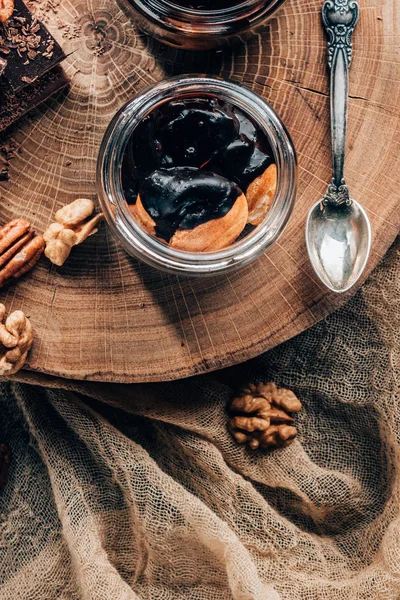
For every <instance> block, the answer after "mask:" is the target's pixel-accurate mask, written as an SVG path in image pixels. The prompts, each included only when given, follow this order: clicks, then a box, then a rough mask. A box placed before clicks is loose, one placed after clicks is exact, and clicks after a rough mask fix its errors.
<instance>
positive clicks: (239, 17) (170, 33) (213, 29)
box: [128, 0, 284, 50]
mask: <svg viewBox="0 0 400 600" xmlns="http://www.w3.org/2000/svg"><path fill="white" fill-rule="evenodd" d="M283 1H284V0H237V1H236V2H235V0H232V2H231V3H230V6H228V7H226V8H220V9H217V10H215V9H212V10H211V9H210V10H203V9H202V10H199V9H193V8H187V7H184V6H182V5H180V2H182V0H175V1H174V0H128V4H129V6H130V7H131V9H132V12H133V16H134V18H135V20H136V22H137V24H138V26H139V27H140V28H141V29H142V30H143V31H144V32H145V33H147V34H148V35H150V36H152V37H155V38H156V39H158V40H159V41H160V42H162V43H164V44H168V45H170V46H174V47H177V48H182V49H185V50H209V49H211V48H216V47H218V46H222V45H225V44H229V43H231V42H232V41H235V40H237V39H238V36H240V38H241V39H243V37H244V36H246V35H249V34H251V33H254V32H255V31H256V30H257V29H258V27H259V26H260V25H261V24H263V23H265V22H266V21H267V20H268V19H270V18H271V17H272V15H273V14H274V13H275V11H276V10H277V9H278V8H279V6H280V5H281V4H282V3H283ZM227 4H228V2H227Z"/></svg>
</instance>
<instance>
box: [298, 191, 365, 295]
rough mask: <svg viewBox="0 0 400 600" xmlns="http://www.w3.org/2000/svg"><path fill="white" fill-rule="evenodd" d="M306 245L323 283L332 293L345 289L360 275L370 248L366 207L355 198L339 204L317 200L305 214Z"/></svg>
mask: <svg viewBox="0 0 400 600" xmlns="http://www.w3.org/2000/svg"><path fill="white" fill-rule="evenodd" d="M306 244H307V251H308V255H309V257H310V261H311V264H312V266H313V268H314V271H315V273H316V274H317V275H318V277H319V278H320V280H321V281H322V283H323V284H324V285H326V287H328V288H329V289H330V290H332V291H333V292H337V293H342V292H346V291H347V290H349V289H350V288H351V287H352V286H353V285H354V284H355V283H356V281H357V280H358V279H359V278H360V276H361V274H362V272H363V270H364V268H365V265H366V263H367V260H368V256H369V252H370V248H371V226H370V222H369V219H368V217H367V214H366V212H365V210H364V209H363V208H362V206H360V204H358V202H356V201H355V200H351V201H350V203H348V204H347V203H343V204H339V205H333V204H329V203H324V202H323V200H319V201H318V202H316V203H315V204H314V206H313V207H312V208H311V210H310V212H309V214H308V218H307V223H306Z"/></svg>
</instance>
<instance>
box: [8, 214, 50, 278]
mask: <svg viewBox="0 0 400 600" xmlns="http://www.w3.org/2000/svg"><path fill="white" fill-rule="evenodd" d="M43 250H44V240H43V238H42V236H41V235H36V233H35V232H34V230H33V229H32V226H31V224H30V223H29V221H27V220H26V219H22V218H20V219H13V220H12V221H10V222H9V223H7V224H6V225H4V226H3V227H1V228H0V287H2V286H3V285H4V284H5V283H7V282H8V281H10V280H12V279H18V277H21V275H24V273H27V272H28V271H30V270H31V269H32V268H33V267H34V265H35V264H36V263H37V261H38V260H39V258H40V257H41V255H42V253H43Z"/></svg>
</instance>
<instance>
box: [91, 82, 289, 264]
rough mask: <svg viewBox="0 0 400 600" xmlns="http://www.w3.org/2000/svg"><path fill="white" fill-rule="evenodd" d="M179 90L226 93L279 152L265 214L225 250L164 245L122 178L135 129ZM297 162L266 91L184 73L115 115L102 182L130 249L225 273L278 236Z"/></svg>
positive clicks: (106, 206) (112, 222) (106, 207)
mask: <svg viewBox="0 0 400 600" xmlns="http://www.w3.org/2000/svg"><path fill="white" fill-rule="evenodd" d="M177 93H178V94H180V95H181V94H184V95H186V96H191V97H196V96H197V97H200V96H203V97H204V96H207V95H208V96H214V97H217V98H221V97H222V98H224V99H226V100H227V101H229V102H232V103H233V104H234V105H236V106H238V108H241V109H242V110H243V111H244V112H245V114H246V113H247V114H249V115H250V116H251V117H252V118H253V119H254V120H255V121H256V123H257V124H258V125H259V126H261V127H262V128H263V129H264V131H265V132H266V134H267V136H268V138H269V141H270V143H271V147H272V150H273V152H274V156H275V162H276V165H277V171H278V185H277V190H276V194H275V197H274V201H273V203H272V206H271V208H270V210H269V212H268V213H267V216H266V218H265V219H264V221H263V222H262V223H261V224H260V225H258V226H257V227H256V229H255V230H254V231H253V232H251V233H249V234H248V235H247V236H246V237H245V238H243V239H242V240H240V241H238V242H235V243H234V244H232V245H231V246H229V247H228V248H225V249H223V250H217V251H214V252H201V253H191V252H184V251H180V250H179V251H178V250H174V249H173V248H171V247H170V246H168V245H167V244H163V243H162V242H160V241H158V240H157V239H155V238H154V237H153V236H151V235H150V234H148V233H147V232H146V231H145V230H144V229H142V227H141V226H140V225H139V224H138V223H137V222H136V221H135V219H134V217H133V216H132V215H131V213H130V212H129V210H128V205H127V203H126V199H125V196H124V194H123V190H122V185H121V177H120V173H121V165H122V158H123V153H124V150H125V147H126V144H127V141H128V139H129V137H130V135H131V133H132V131H133V129H134V128H135V126H136V125H137V123H138V122H140V120H141V119H142V118H144V117H145V116H147V114H150V112H152V110H154V109H155V108H156V106H160V105H162V104H164V103H165V102H168V101H171V100H173V99H176V94H177ZM180 97H181V96H180ZM296 167H297V159H296V153H295V150H294V147H293V143H292V141H291V139H290V136H289V134H288V132H287V130H286V128H285V126H284V125H283V123H282V121H281V120H280V119H279V117H278V115H277V114H276V113H275V111H274V110H273V109H272V107H271V106H270V105H269V104H268V103H267V102H266V101H265V100H264V99H263V98H261V96H259V95H258V94H256V93H255V92H253V91H251V90H250V89H249V88H247V87H245V86H243V85H242V84H240V83H236V82H232V81H229V80H223V79H217V78H215V77H208V76H205V75H185V76H182V75H179V76H177V77H172V78H170V79H167V80H164V81H162V82H160V83H157V84H155V85H153V86H150V87H148V88H146V89H145V90H143V91H142V92H141V93H140V94H139V95H138V96H136V97H135V98H133V99H132V100H130V101H129V102H127V103H126V104H125V105H124V106H123V107H122V108H121V109H120V111H119V112H118V113H117V114H116V115H115V116H114V118H113V119H112V121H111V123H110V125H109V127H108V129H107V131H106V133H105V135H104V138H103V141H102V144H101V148H100V153H99V159H98V163H97V186H98V194H99V198H100V203H101V205H102V208H103V211H104V214H105V217H106V220H107V222H108V224H109V226H110V227H111V229H112V231H113V232H114V233H115V234H116V236H117V237H118V238H119V239H120V240H121V242H122V243H123V245H124V246H125V249H126V250H127V251H128V252H129V253H130V254H132V255H134V256H136V257H137V258H140V259H141V260H143V261H144V262H147V263H148V264H150V265H152V266H155V267H157V268H159V269H162V270H166V271H169V272H171V271H173V272H176V273H184V274H192V275H196V274H198V275H204V274H207V273H211V274H213V273H217V272H226V271H229V270H232V269H234V268H237V267H238V266H242V265H244V264H247V263H248V262H250V261H251V260H252V259H253V258H255V257H256V256H259V255H260V254H262V253H263V252H264V251H265V250H266V249H267V248H268V247H269V246H270V245H271V244H272V243H273V242H274V241H275V240H276V239H277V237H279V235H280V234H281V232H282V231H283V229H284V227H285V225H286V223H287V221H288V219H289V217H290V214H291V211H292V208H293V203H294V198H295V193H296V188H297V168H296Z"/></svg>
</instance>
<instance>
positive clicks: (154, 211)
mask: <svg viewBox="0 0 400 600" xmlns="http://www.w3.org/2000/svg"><path fill="white" fill-rule="evenodd" d="M139 194H140V199H141V201H142V204H143V206H144V208H145V209H146V211H147V212H148V214H149V215H150V216H151V217H152V219H153V220H154V221H155V223H156V235H157V236H158V237H161V238H163V239H164V240H166V241H167V242H169V240H170V239H171V237H172V236H173V235H174V233H175V231H176V230H178V229H194V227H197V226H198V225H201V224H202V223H207V222H208V221H210V220H212V219H219V218H221V217H223V216H225V215H226V214H227V213H228V212H229V211H230V209H231V208H232V206H233V205H234V203H235V201H236V200H237V198H238V197H239V196H240V195H241V194H242V191H241V189H240V188H239V187H238V186H237V185H236V184H235V183H233V182H232V181H228V179H225V177H221V176H220V175H217V174H215V173H211V172H208V171H203V170H199V169H196V168H194V167H175V168H173V169H159V170H157V171H154V172H153V173H152V174H151V175H149V176H148V177H146V179H144V181H143V182H142V183H141V185H140V188H139Z"/></svg>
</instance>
